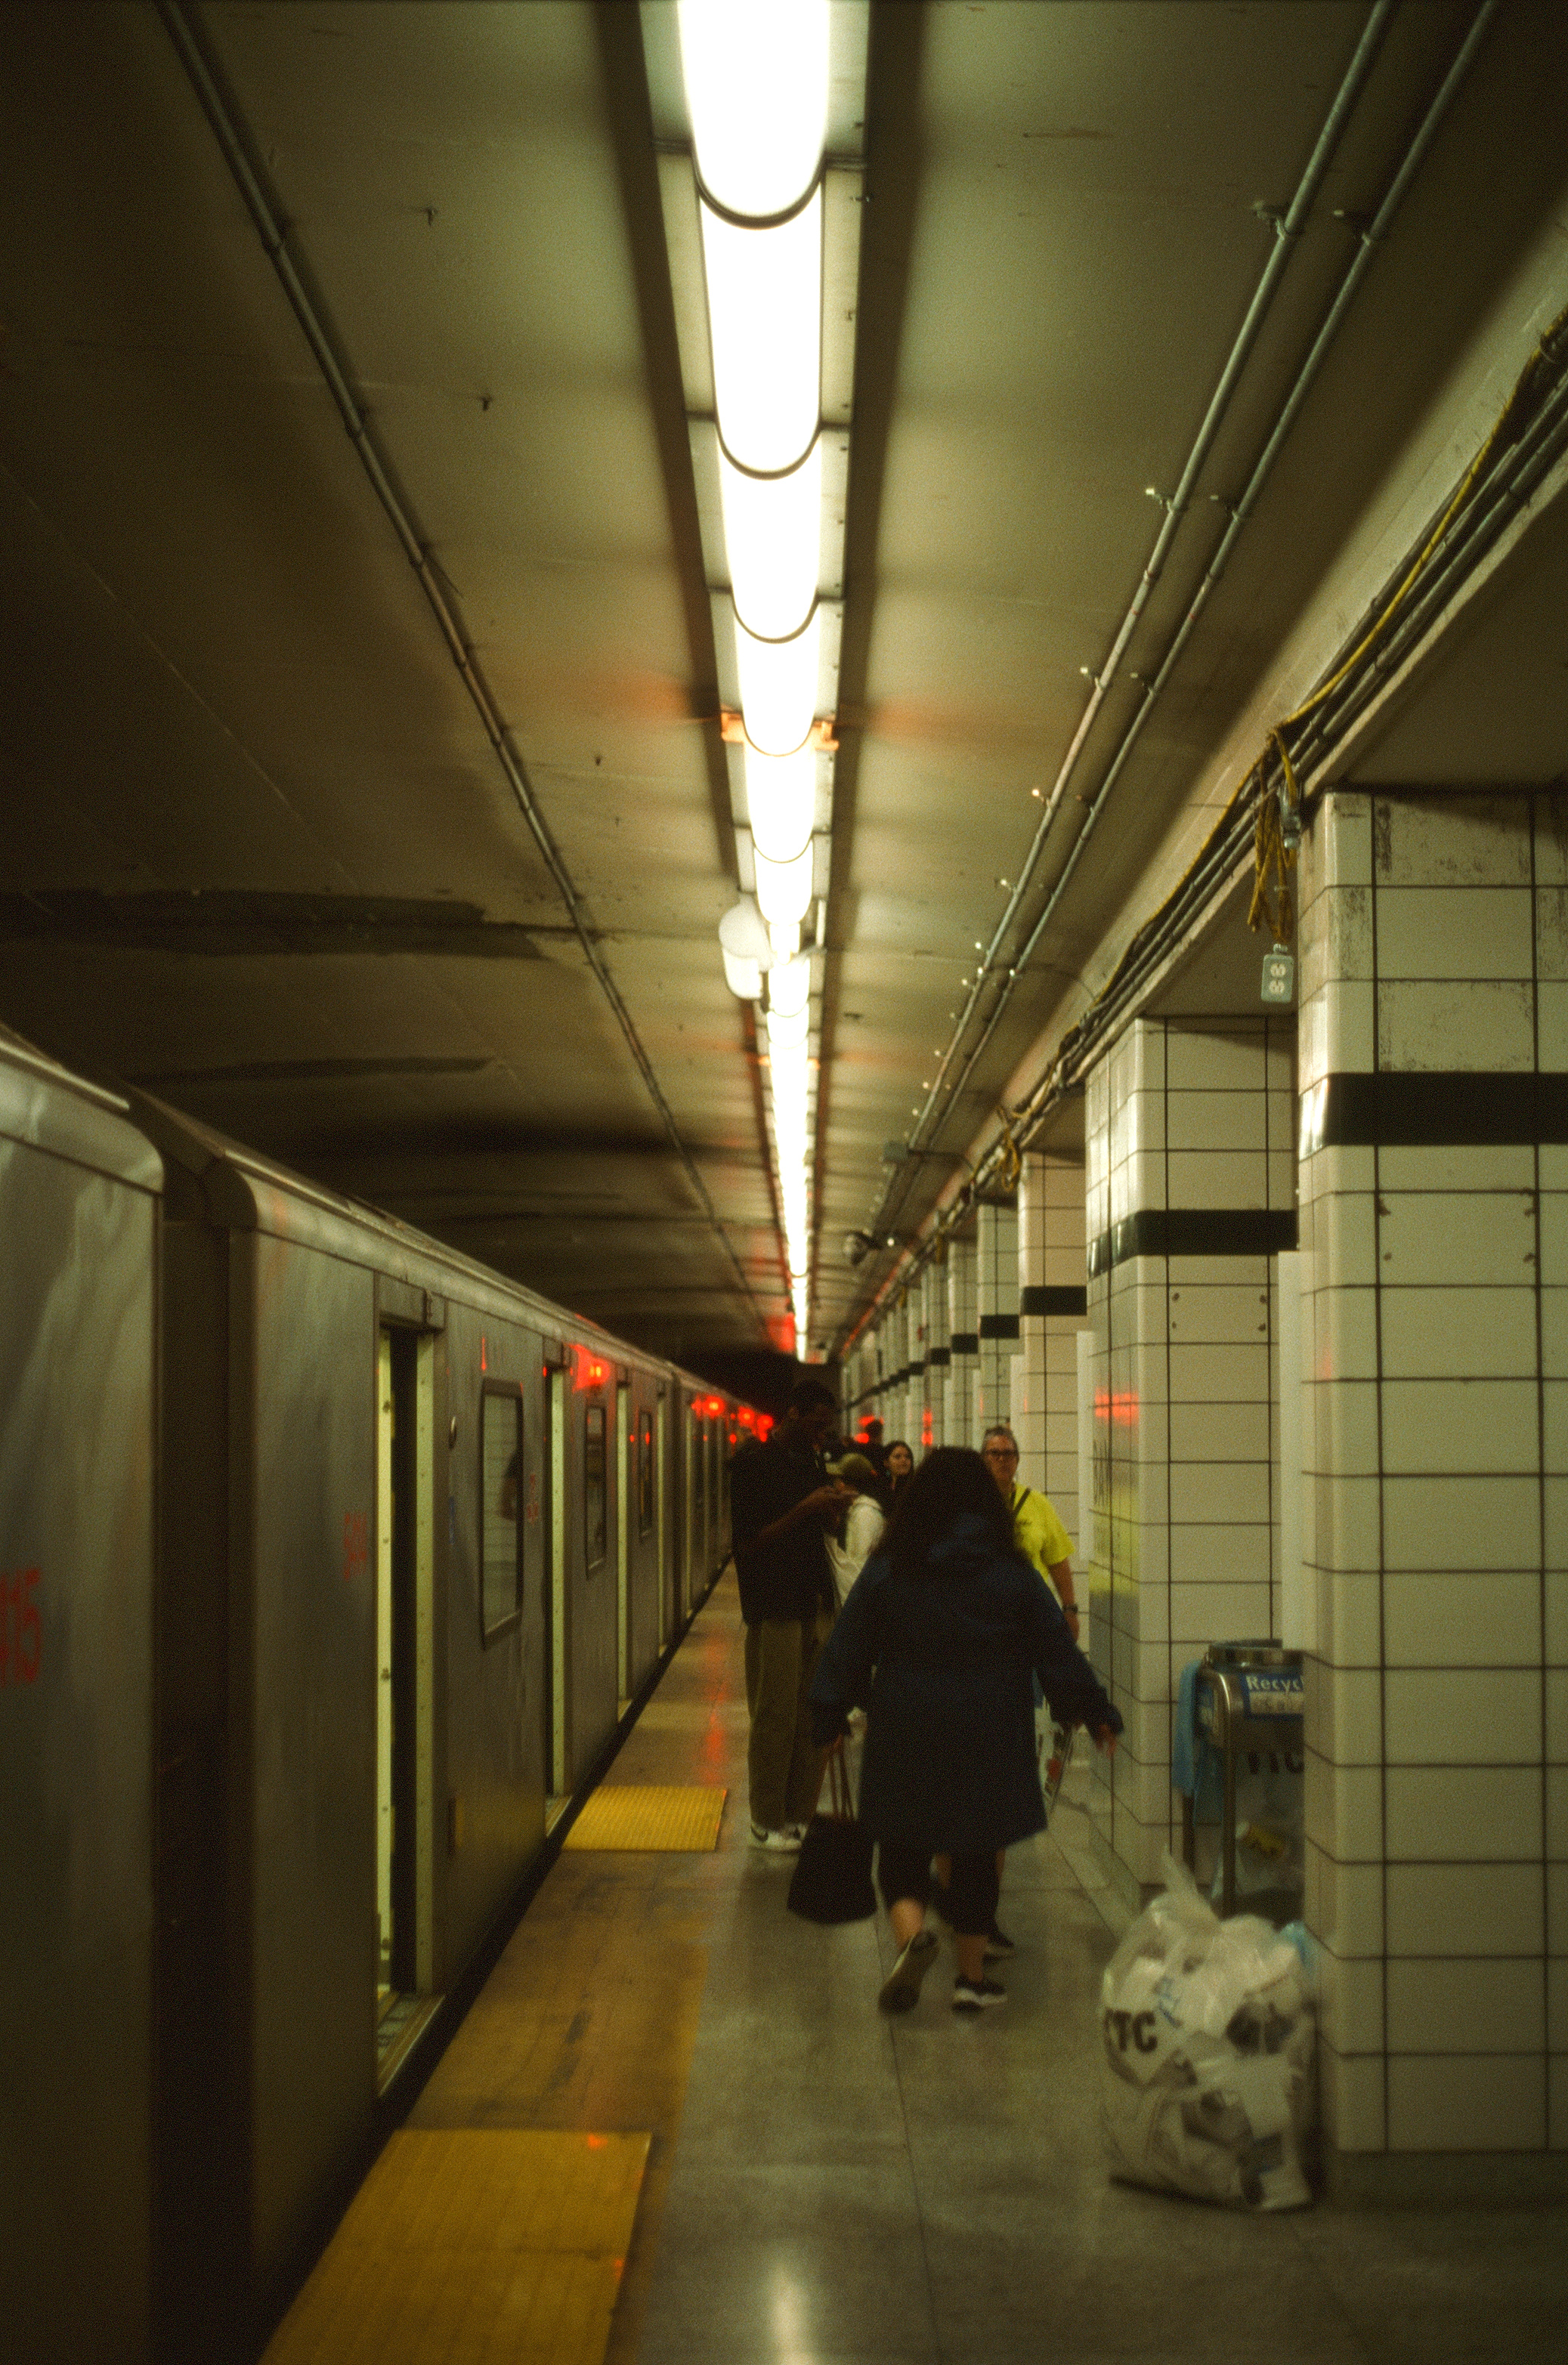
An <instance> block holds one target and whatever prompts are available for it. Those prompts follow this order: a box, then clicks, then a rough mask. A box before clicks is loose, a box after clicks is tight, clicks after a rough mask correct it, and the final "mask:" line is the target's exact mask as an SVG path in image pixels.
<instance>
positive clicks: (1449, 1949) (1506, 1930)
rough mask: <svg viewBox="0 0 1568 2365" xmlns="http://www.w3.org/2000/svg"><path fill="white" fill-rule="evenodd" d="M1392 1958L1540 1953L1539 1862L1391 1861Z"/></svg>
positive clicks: (1389, 1943)
mask: <svg viewBox="0 0 1568 2365" xmlns="http://www.w3.org/2000/svg"><path fill="white" fill-rule="evenodd" d="M1384 1877H1385V1878H1386V1880H1387V1884H1388V1948H1387V1951H1388V1953H1389V1954H1390V1955H1435V1956H1462V1955H1529V1954H1539V1953H1540V1940H1541V1868H1540V1865H1539V1864H1391V1865H1389V1866H1388V1867H1387V1870H1386V1873H1385V1875H1384Z"/></svg>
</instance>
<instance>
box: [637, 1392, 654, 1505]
mask: <svg viewBox="0 0 1568 2365" xmlns="http://www.w3.org/2000/svg"><path fill="white" fill-rule="evenodd" d="M654 1516H655V1514H654V1416H653V1414H652V1413H651V1412H646V1411H644V1413H643V1414H642V1415H641V1416H640V1418H639V1419H638V1422H637V1533H638V1534H639V1535H640V1536H651V1535H652V1534H653V1532H654Z"/></svg>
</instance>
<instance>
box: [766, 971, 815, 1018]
mask: <svg viewBox="0 0 1568 2365" xmlns="http://www.w3.org/2000/svg"><path fill="white" fill-rule="evenodd" d="M811 998H812V964H811V961H810V959H809V958H808V959H796V960H789V961H780V962H779V963H778V967H777V968H776V969H775V970H773V971H772V973H771V974H770V976H769V978H768V981H767V1006H768V1008H769V1010H778V1011H782V1012H783V1013H785V1014H787V1015H793V1014H794V1013H795V1012H796V1011H797V1010H804V1008H805V1007H806V1004H807V1003H809V1002H810V1000H811Z"/></svg>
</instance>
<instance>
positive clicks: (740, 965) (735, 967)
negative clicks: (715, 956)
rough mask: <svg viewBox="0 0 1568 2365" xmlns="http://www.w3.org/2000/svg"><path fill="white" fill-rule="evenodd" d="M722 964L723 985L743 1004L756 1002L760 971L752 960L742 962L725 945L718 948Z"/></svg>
mask: <svg viewBox="0 0 1568 2365" xmlns="http://www.w3.org/2000/svg"><path fill="white" fill-rule="evenodd" d="M719 950H720V956H721V958H722V961H723V964H724V983H725V984H726V985H727V986H728V987H729V989H730V992H732V993H734V994H738V995H739V996H740V998H741V1000H742V1001H743V1002H756V1000H757V999H758V997H759V996H760V994H761V992H762V970H761V969H760V967H759V966H758V964H757V963H756V961H754V960H742V959H741V958H739V957H738V956H737V955H736V954H734V953H733V952H731V951H730V949H729V947H727V946H725V945H721V947H719Z"/></svg>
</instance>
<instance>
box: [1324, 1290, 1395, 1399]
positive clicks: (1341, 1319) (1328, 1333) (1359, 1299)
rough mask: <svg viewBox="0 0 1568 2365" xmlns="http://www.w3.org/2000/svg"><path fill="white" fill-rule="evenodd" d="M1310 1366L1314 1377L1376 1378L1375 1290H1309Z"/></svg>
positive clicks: (1339, 1378) (1330, 1378)
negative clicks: (1310, 1301)
mask: <svg viewBox="0 0 1568 2365" xmlns="http://www.w3.org/2000/svg"><path fill="white" fill-rule="evenodd" d="M1390 1294H1391V1295H1392V1293H1390ZM1312 1322H1313V1327H1312V1331H1311V1339H1312V1358H1313V1361H1312V1369H1313V1376H1314V1377H1315V1378H1316V1379H1318V1380H1375V1379H1376V1378H1377V1376H1378V1352H1377V1324H1378V1308H1377V1293H1376V1292H1375V1290H1372V1289H1333V1288H1328V1289H1319V1290H1315V1291H1314V1292H1313V1293H1312ZM1385 1368H1386V1362H1385Z"/></svg>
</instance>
